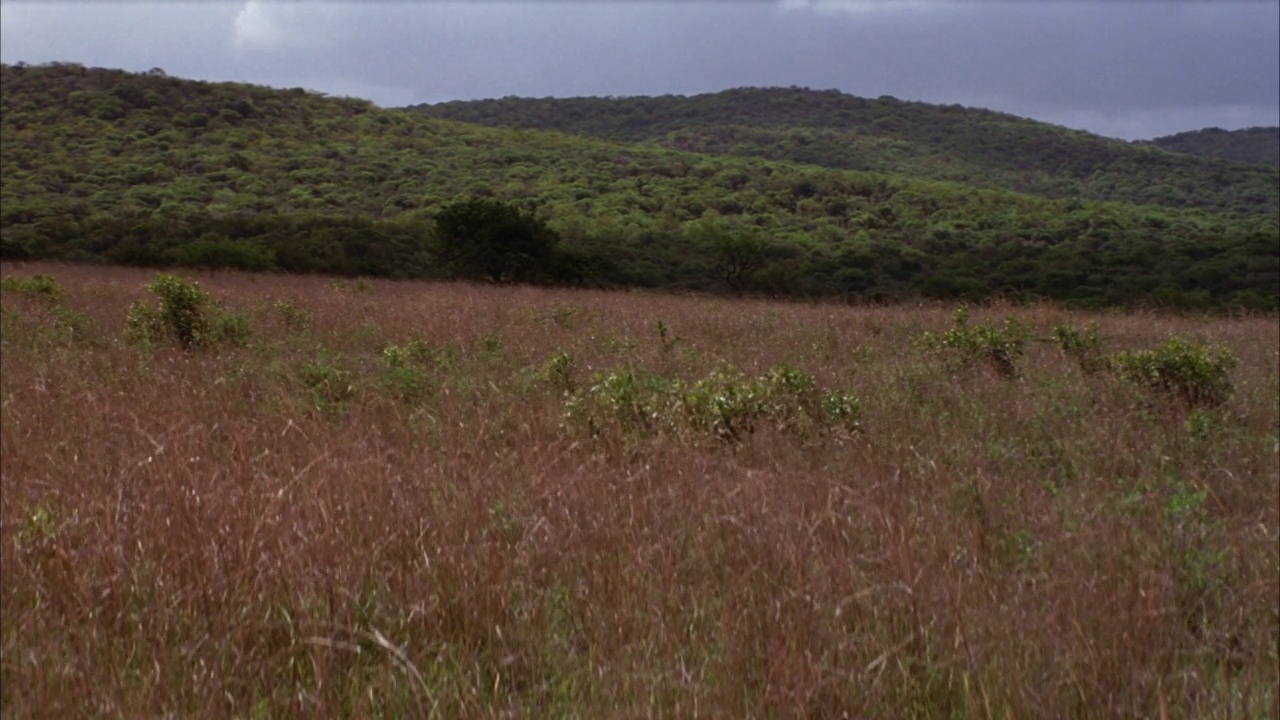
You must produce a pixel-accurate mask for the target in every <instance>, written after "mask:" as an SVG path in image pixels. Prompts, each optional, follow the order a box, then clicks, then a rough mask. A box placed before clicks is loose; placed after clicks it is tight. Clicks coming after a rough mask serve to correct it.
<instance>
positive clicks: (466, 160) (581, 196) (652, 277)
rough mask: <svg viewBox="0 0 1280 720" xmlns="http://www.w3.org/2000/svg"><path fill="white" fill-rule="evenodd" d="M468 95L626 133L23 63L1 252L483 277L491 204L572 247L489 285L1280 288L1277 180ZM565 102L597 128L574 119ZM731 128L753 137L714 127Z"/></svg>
mask: <svg viewBox="0 0 1280 720" xmlns="http://www.w3.org/2000/svg"><path fill="white" fill-rule="evenodd" d="M441 107H442V106H435V107H433V108H428V110H430V111H431V112H432V113H438V112H440V111H441ZM449 107H452V108H453V109H455V110H457V111H458V112H459V114H463V113H462V110H464V109H468V108H469V110H468V112H471V113H472V114H473V115H478V114H484V113H490V114H491V115H492V116H491V117H488V118H485V117H468V118H467V119H468V120H471V121H475V122H483V123H486V124H491V125H501V124H506V123H508V122H510V121H511V118H512V117H513V116H514V114H517V113H518V114H520V116H521V117H524V118H526V122H527V123H529V124H535V125H538V126H539V127H547V128H548V129H558V130H567V129H569V130H574V131H575V132H584V133H585V132H587V130H585V129H583V128H584V127H586V126H588V125H589V126H590V127H591V128H593V129H592V130H591V131H590V133H588V134H593V133H594V134H598V135H601V136H602V137H583V136H581V135H572V134H567V133H564V132H550V131H545V130H532V129H518V128H492V127H484V126H482V125H478V124H471V123H464V122H459V121H453V120H443V119H438V118H433V117H428V116H427V114H426V113H424V112H410V111H405V110H385V109H380V108H377V107H375V106H374V105H373V104H371V103H369V102H367V101H363V100H354V99H348V98H332V97H325V96H323V95H322V94H319V93H315V92H310V91H306V90H303V89H301V88H295V89H292V90H274V89H269V88H263V87H255V86H251V85H244V84H234V83H207V82H196V81H190V80H183V79H178V78H172V77H168V76H167V75H165V74H164V73H163V71H160V70H158V69H157V70H154V71H151V72H149V73H143V74H131V73H126V72H122V71H115V70H104V69H90V68H85V67H83V66H80V65H74V64H54V65H47V66H23V65H14V66H11V65H5V66H4V67H3V69H2V70H0V132H2V138H3V142H2V143H0V145H2V149H0V179H2V181H3V182H2V183H0V253H2V255H3V257H6V258H30V259H34V258H48V259H61V260H72V261H81V262H110V263H122V264H132V265H143V266H162V265H170V266H171V265H182V266H192V267H231V268H240V269H249V270H263V271H273V270H274V271H287V272H322V273H335V274H342V275H370V276H386V277H399V278H433V277H450V276H468V275H467V274H466V273H465V272H464V271H465V269H466V268H468V267H472V268H473V269H474V266H468V265H461V266H459V265H457V264H453V263H449V262H446V260H447V258H445V257H442V255H441V248H442V247H444V246H446V245H447V243H446V242H442V240H447V238H443V239H442V237H441V223H439V222H438V220H439V218H440V217H442V216H446V215H447V214H448V213H449V212H450V211H453V210H456V209H457V208H459V207H463V206H465V205H466V204H467V203H473V202H482V203H488V204H489V205H488V206H487V207H490V208H491V209H495V210H494V212H495V213H496V214H495V215H494V217H507V218H520V220H519V222H516V223H515V224H516V225H518V226H520V227H523V228H526V229H528V230H529V232H531V233H533V234H534V235H536V236H537V237H538V238H539V242H540V243H542V246H541V247H543V249H544V250H546V251H547V252H543V253H541V254H540V255H539V256H538V260H537V262H535V263H533V264H532V265H531V266H527V267H524V268H523V269H524V270H525V272H522V273H520V275H519V277H518V278H517V277H516V276H513V275H510V274H507V273H505V272H498V273H497V274H496V275H495V274H494V273H492V272H488V271H485V272H478V271H475V272H472V273H471V274H470V275H469V276H473V277H477V278H483V277H484V276H485V274H486V273H487V274H488V275H489V277H488V279H490V280H499V281H503V280H508V279H520V280H522V281H529V282H553V283H580V284H588V285H594V286H606V287H610V286H630V287H652V288H664V289H677V290H698V291H735V292H748V293H759V294H770V295H780V296H792V297H818V296H824V297H832V296H835V297H844V298H847V299H849V300H851V301H859V302H866V301H876V302H881V301H894V300H900V299H914V298H920V297H931V298H966V299H982V298H987V297H992V296H997V295H998V296H1001V297H1005V298H1010V299H1051V300H1055V301H1059V302H1062V303H1065V304H1069V305H1076V306H1104V305H1105V306H1114V305H1136V304H1143V305H1159V306H1172V307H1184V308H1210V307H1246V308H1255V309H1274V308H1276V307H1277V303H1278V300H1277V298H1278V297H1280V220H1278V218H1277V212H1278V211H1280V200H1278V195H1280V189H1278V188H1277V184H1278V183H1277V177H1280V176H1278V174H1277V171H1276V170H1275V169H1274V168H1265V167H1258V166H1246V165H1241V164H1237V163H1228V162H1223V161H1217V160H1209V159H1204V158H1196V157H1189V156H1184V155H1178V154H1175V153H1169V152H1165V151H1163V150H1160V149H1158V148H1155V147H1147V146H1139V145H1132V144H1129V143H1122V142H1119V141H1112V140H1107V139H1103V138H1099V137H1096V136H1092V135H1088V134H1085V133H1078V132H1073V131H1067V130H1064V129H1061V128H1056V127H1052V126H1048V125H1043V124H1040V123H1033V122H1031V121H1026V120H1021V119H1018V118H1013V117H1011V116H1007V115H1000V114H997V113H989V112H986V111H973V110H967V109H963V108H958V107H947V108H943V107H935V106H926V105H921V104H918V103H903V102H898V101H894V100H891V99H881V100H878V101H868V100H861V99H858V98H851V97H849V96H845V95H841V94H839V93H832V92H826V93H814V92H809V91H803V90H786V91H772V90H738V91H731V92H728V93H721V94H719V95H713V96H702V97H700V98H660V99H634V100H611V99H587V100H567V101H522V100H501V101H490V102H488V103H473V104H470V105H452V106H449ZM537 108H545V109H546V112H545V117H543V118H542V119H541V120H540V119H539V117H541V116H539V115H538V114H537V112H535V111H536V110H537ZM563 108H574V110H573V112H574V113H576V115H573V116H572V117H578V118H579V121H580V125H582V127H577V128H574V127H570V126H571V125H572V123H569V122H568V120H566V121H565V122H564V123H561V124H559V125H557V123H556V122H552V120H554V119H555V118H557V117H560V118H570V117H571V116H570V115H569V114H568V112H567V111H564V110H563ZM886 108H889V109H892V112H891V113H886V110H885V109H886ZM713 110H714V112H713ZM503 113H505V115H504V114H503ZM730 116H736V117H737V118H738V121H739V123H741V124H739V125H737V126H733V127H729V126H725V125H716V124H714V122H718V120H717V118H720V119H723V118H724V117H730ZM713 121H714V122H713ZM709 122H712V124H708V123H709ZM802 122H807V123H809V124H808V125H802V124H801V123H802ZM788 123H790V124H788ZM823 123H825V124H823ZM867 127H880V128H882V129H884V130H883V131H882V132H878V133H871V132H869V131H867V130H866V129H865V128H867ZM753 133H754V135H753ZM864 133H865V134H864ZM895 133H896V134H895ZM750 137H754V138H756V140H754V141H753V142H755V143H756V144H755V145H754V147H755V148H756V149H754V150H752V149H751V146H747V145H743V144H742V138H750ZM717 138H719V139H717ZM717 142H719V143H722V144H723V147H721V146H718V145H716V143H717ZM797 148H805V149H807V150H808V152H810V153H811V154H810V155H808V156H806V155H804V154H803V153H797V152H796V149H797ZM860 158H861V159H860ZM824 166H825V167H824ZM850 168H857V169H850ZM1015 190H1017V191H1019V192H1015ZM504 222H505V221H504ZM501 224H502V223H499V225H501ZM508 224H510V223H508ZM484 227H485V228H487V229H485V230H484V232H485V233H488V235H486V237H489V240H488V242H490V243H493V242H496V243H499V244H501V243H502V242H504V240H503V237H506V236H505V235H502V233H501V232H498V233H497V235H495V234H494V233H495V232H497V231H495V230H493V228H494V227H496V226H494V225H493V224H492V223H491V224H489V225H485V226H484ZM503 232H505V231H503ZM459 268H463V270H459Z"/></svg>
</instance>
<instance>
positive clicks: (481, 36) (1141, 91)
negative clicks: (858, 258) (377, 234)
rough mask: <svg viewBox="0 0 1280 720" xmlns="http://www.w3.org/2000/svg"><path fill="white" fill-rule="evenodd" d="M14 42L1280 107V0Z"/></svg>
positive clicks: (1129, 127) (389, 69)
mask: <svg viewBox="0 0 1280 720" xmlns="http://www.w3.org/2000/svg"><path fill="white" fill-rule="evenodd" d="M0 58H2V59H3V60H4V61H5V62H16V61H19V60H23V61H27V62H46V61H51V60H66V61H76V62H83V63H85V64H88V65H98V66H105V67H123V68H127V69H131V70H146V69H149V68H151V67H162V68H164V69H165V70H166V71H168V72H169V73H170V74H172V75H178V76H183V77H193V78H199V79H221V80H240V81H246V82H256V83H264V84H268V85H276V86H284V87H293V86H302V87H308V88H314V89H318V90H323V91H326V92H331V93H335V94H344V95H355V96H362V97H368V98H370V99H372V100H374V101H375V102H378V103H379V104H382V105H405V104H409V103H415V102H432V101H438V100H446V99H465V98H482V97H501V96H505V95H523V96H535V97H544V96H561V97H563V96H573V95H654V94H665V93H675V94H691V93H698V92H712V91H716V90H721V89H724V88H728V87H740V86H745V85H802V86H808V87H815V88H839V89H841V90H844V91H846V92H850V93H853V94H856V95H862V96H869V97H877V96H879V95H894V96H896V97H899V98H902V99H910V100H923V101H927V102H940V103H960V104H963V105H971V106H979V107H989V108H992V109H996V110H1002V111H1005V112H1011V113H1014V114H1018V115H1024V116H1028V117H1034V118H1037V119H1041V120H1046V121H1049V122H1055V123H1059V124H1064V125H1067V126H1070V127H1078V128H1082V129H1087V130H1091V131H1093V132H1098V133H1101V134H1104V135H1112V136H1117V137H1125V138H1139V137H1154V136H1157V135H1164V134H1169V133H1173V132H1178V131H1182V130H1191V129H1196V128H1199V127H1204V126H1210V125H1216V126H1220V127H1228V128H1234V127H1245V126H1250V125H1274V124H1280V3H1277V2H1226V1H1223V0H1214V1H1212V2H1033V1H1029V0H1024V1H1023V2H961V1H956V2H946V1H939V0H932V1H931V0H908V1H902V0H899V1H897V2H889V1H888V0H782V1H781V2H757V3H692V2H679V3H651V2H632V3H623V2H618V3H585V2H565V3H554V2H550V3H548V2H516V3H496V2H484V3H481V2H475V3H465V4H463V3H456V4H455V3H422V4H418V3H384V4H377V3H360V4H356V3H311V2H291V3H290V2H257V1H250V2H212V3H203V4H201V3H114V2H93V3H83V2H78V3H66V4H58V3H39V4H36V3H25V2H12V1H7V2H0Z"/></svg>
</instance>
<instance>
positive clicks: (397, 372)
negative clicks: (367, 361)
mask: <svg viewBox="0 0 1280 720" xmlns="http://www.w3.org/2000/svg"><path fill="white" fill-rule="evenodd" d="M147 288H148V289H149V290H150V291H151V292H152V293H153V294H154V295H155V296H156V298H157V300H158V302H157V303H156V304H154V305H150V304H147V303H143V302H138V303H135V304H134V305H133V306H132V307H131V308H130V310H129V313H128V316H127V318H126V337H128V338H129V339H131V340H133V341H136V342H140V343H143V344H145V345H148V346H154V345H156V344H159V343H162V342H171V343H174V344H176V345H177V346H178V347H180V348H182V349H183V350H187V351H197V350H203V349H207V348H210V347H213V346H215V345H219V344H232V345H243V344H245V342H247V340H248V338H250V337H251V336H252V334H253V330H252V328H251V326H250V324H249V320H248V318H247V317H246V316H245V315H244V314H242V313H237V312H229V311H227V310H226V309H225V308H224V307H222V305H221V304H220V303H218V302H217V301H215V300H214V299H212V298H211V297H210V296H209V294H208V293H207V292H205V291H204V290H203V289H202V288H201V287H200V286H199V284H198V283H196V282H195V281H192V280H185V279H182V278H180V277H177V276H174V275H169V274H165V273H161V274H159V275H157V276H156V277H155V279H154V280H153V281H152V282H151V283H150V284H149V285H148V286H147ZM3 289H4V290H6V291H11V292H17V293H21V294H24V295H29V296H34V297H38V298H41V299H43V300H45V301H46V302H48V303H49V304H51V305H52V306H54V307H55V309H59V308H62V297H63V291H62V288H61V287H60V286H59V285H58V284H57V282H56V281H55V280H54V279H53V278H52V277H50V276H48V275H36V276H34V277H31V278H18V277H8V278H5V279H4V281H3ZM276 309H277V310H278V311H280V312H281V313H283V315H284V316H286V317H287V318H293V319H294V320H296V321H297V322H298V323H301V324H304V325H305V313H304V312H302V311H300V310H298V309H297V308H294V307H292V306H288V307H283V306H280V304H279V303H277V307H276ZM67 312H69V311H67ZM1033 339H1035V338H1034V337H1033V333H1032V331H1031V329H1030V328H1029V327H1028V326H1026V325H1024V324H1023V323H1020V322H1018V321H1017V320H1015V319H1012V318H1009V319H1006V320H1005V321H1004V323H1003V324H1002V325H998V326H997V325H989V324H972V323H970V315H969V309H968V307H967V306H961V307H960V308H959V309H958V310H957V311H956V312H955V315H954V321H953V326H952V327H951V328H950V329H948V330H946V331H945V332H941V333H934V332H925V333H922V334H921V335H920V336H919V337H918V338H917V340H916V344H917V346H918V347H920V348H921V349H923V350H924V351H925V352H926V353H928V354H930V355H932V356H935V357H938V358H940V360H941V362H942V363H943V364H944V366H945V367H946V368H948V369H949V370H951V371H958V370H961V369H964V368H968V367H971V366H974V365H978V364H981V363H987V364H989V365H990V366H991V367H992V368H994V369H995V371H996V372H998V373H999V374H1000V375H1002V376H1004V377H1007V378H1011V379H1012V378H1016V377H1018V376H1019V375H1020V369H1019V366H1018V363H1019V361H1020V360H1021V359H1022V357H1023V356H1024V355H1025V353H1026V347H1027V344H1028V342H1030V341H1031V340H1033ZM494 340H495V348H500V345H497V344H496V339H494ZM1050 340H1051V341H1052V342H1054V343H1056V344H1057V345H1058V347H1059V348H1060V349H1061V350H1062V352H1063V353H1064V354H1065V355H1067V356H1068V357H1070V358H1072V359H1074V360H1075V361H1076V363H1077V364H1078V365H1079V367H1080V369H1081V371H1083V372H1084V373H1085V374H1089V375H1093V374H1097V373H1102V372H1109V373H1111V374H1113V375H1114V376H1116V377H1118V378H1120V379H1122V380H1124V381H1127V382H1130V383H1133V384H1135V385H1138V386H1140V387H1143V388H1146V389H1148V390H1150V391H1153V392H1156V393H1158V394H1160V395H1164V396H1168V397H1172V398H1175V399H1177V400H1179V401H1181V402H1182V403H1184V404H1185V405H1187V406H1189V407H1192V408H1198V407H1211V406H1216V405H1221V404H1222V403H1224V402H1225V401H1226V400H1227V399H1228V398H1229V397H1230V395H1231V393H1232V391H1233V389H1234V385H1233V382H1232V379H1231V373H1232V371H1233V370H1234V369H1235V367H1236V366H1237V364H1238V361H1237V359H1236V357H1235V356H1234V355H1233V354H1232V353H1231V351H1230V350H1228V349H1226V348H1223V347H1219V346H1214V345H1208V344H1205V343H1201V342H1198V341H1195V340H1190V339H1186V338H1181V337H1177V336H1174V337H1170V338H1169V339H1167V340H1166V341H1165V342H1164V343H1162V344H1161V345H1159V346H1157V347H1155V348H1152V349H1147V350H1130V351H1123V352H1118V353H1111V354H1108V353H1107V352H1106V351H1105V349H1104V341H1103V338H1102V337H1101V336H1100V334H1099V331H1098V326H1097V324H1096V323H1095V324H1091V325H1089V326H1088V327H1087V328H1086V329H1084V330H1081V329H1080V328H1077V327H1074V326H1071V325H1066V324H1063V325H1058V326H1056V327H1054V328H1053V330H1052V335H1051V338H1050ZM665 343H666V339H665V334H664V344H665ZM382 357H383V361H384V366H385V367H384V380H385V382H384V385H385V386H386V387H387V389H388V390H390V391H391V392H392V393H393V394H394V395H397V396H399V397H401V398H402V399H406V400H411V401H418V400H422V399H424V398H425V397H427V395H428V394H429V391H430V389H431V387H432V382H431V377H432V372H433V370H434V369H438V368H440V367H447V366H451V365H453V364H454V363H455V361H456V357H455V354H454V353H452V352H451V351H450V350H448V349H447V348H446V349H442V348H435V347H432V346H430V345H428V344H427V343H425V342H422V341H414V342H411V343H408V344H407V345H405V346H394V345H393V346H388V347H386V348H385V349H384V350H383V352H382ZM330 365H331V364H324V363H319V362H317V363H313V364H312V365H308V366H307V367H304V368H303V369H302V371H301V373H300V378H301V380H302V381H303V382H304V384H305V385H307V387H309V388H311V389H312V390H313V391H315V392H316V393H317V395H318V396H319V397H322V398H323V399H324V400H325V401H326V402H327V403H329V404H333V403H337V402H341V401H342V400H344V399H347V398H349V397H350V393H351V387H352V383H351V376H350V373H349V371H341V372H339V371H337V370H335V369H334V368H333V367H331V366H330ZM541 374H542V377H543V378H544V380H545V381H547V382H548V383H549V384H551V385H552V386H554V387H556V388H558V389H560V390H561V391H562V392H564V394H565V395H566V397H567V401H566V411H567V416H568V419H569V421H570V422H571V423H573V424H575V425H578V426H582V427H586V428H587V429H589V430H590V431H591V432H592V433H598V432H599V431H601V430H602V429H604V428H606V427H617V428H620V429H622V430H623V431H624V432H626V433H627V434H641V435H651V434H656V433H661V432H673V431H675V432H693V433H695V434H700V435H707V436H712V437H716V438H720V439H723V440H730V441H741V440H742V439H743V438H745V437H746V436H747V435H750V434H752V433H753V432H755V431H756V429H757V428H759V427H762V426H765V425H769V424H772V425H773V426H775V427H778V428H781V429H784V430H790V431H796V432H802V433H804V432H811V431H819V432H821V431H826V430H828V429H830V428H843V429H844V430H847V431H856V430H858V429H859V428H860V422H861V410H860V407H859V404H858V400H857V399H856V398H855V397H853V396H850V395H847V394H845V393H843V392H840V391H837V390H832V389H827V390H822V389H820V388H819V387H818V386H817V383H816V382H815V380H814V378H813V376H812V375H809V374H808V373H805V372H803V371H801V370H797V369H795V368H793V367H790V366H787V365H779V366H777V367H774V368H772V369H771V370H769V371H768V372H766V373H765V374H764V375H762V376H760V377H755V378H752V377H748V376H746V375H744V374H743V373H741V372H739V371H737V370H735V369H733V368H727V369H725V370H721V371H717V372H713V373H711V374H710V375H708V376H707V377H705V378H702V379H701V380H697V381H695V382H687V381H685V380H682V379H680V378H675V377H667V376H664V375H659V374H653V373H648V372H644V371H640V370H635V369H631V368H623V369H615V370H610V371H607V372H603V373H597V374H596V375H595V376H594V377H593V378H592V379H591V381H590V382H589V383H586V384H585V385H584V386H580V384H579V382H578V380H577V376H578V367H577V363H576V362H575V360H574V358H573V356H572V355H571V354H569V353H564V352H562V353H558V354H556V355H555V356H553V357H552V358H550V359H549V360H548V361H547V363H546V364H545V365H544V366H543V368H542V371H541Z"/></svg>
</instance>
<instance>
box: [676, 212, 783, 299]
mask: <svg viewBox="0 0 1280 720" xmlns="http://www.w3.org/2000/svg"><path fill="white" fill-rule="evenodd" d="M686 237H688V238H689V240H690V241H692V242H693V243H695V244H696V245H698V246H700V247H702V248H703V249H705V250H706V251H707V252H708V254H709V255H710V256H711V260H712V268H713V271H714V272H715V274H716V277H717V278H719V279H720V280H723V281H724V283H725V284H726V285H728V286H729V289H731V290H733V291H734V292H741V291H743V290H745V289H747V286H748V285H749V284H750V282H751V279H752V276H753V275H754V274H755V273H756V271H758V270H760V269H762V268H763V267H764V266H766V265H768V264H769V259H770V258H769V255H770V247H769V243H768V242H766V241H765V240H764V239H763V238H761V237H760V235H759V231H758V230H756V229H755V228H751V227H747V226H745V225H743V224H742V223H740V222H732V221H729V220H726V219H722V218H719V217H716V216H708V217H704V218H703V219H701V220H699V221H697V222H696V223H693V224H692V225H691V226H690V228H689V230H688V233H687V235H686Z"/></svg>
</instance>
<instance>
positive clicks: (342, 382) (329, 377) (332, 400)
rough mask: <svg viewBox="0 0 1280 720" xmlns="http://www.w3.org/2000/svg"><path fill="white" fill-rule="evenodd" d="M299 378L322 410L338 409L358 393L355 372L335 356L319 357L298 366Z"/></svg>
mask: <svg viewBox="0 0 1280 720" xmlns="http://www.w3.org/2000/svg"><path fill="white" fill-rule="evenodd" d="M298 379H299V380H301V381H302V384H303V385H304V386H305V387H306V388H307V390H308V391H309V392H310V394H311V398H312V400H313V401H314V402H315V404H316V406H317V407H319V408H320V409H322V410H326V411H335V410H338V409H339V408H341V406H342V404H343V403H345V402H346V401H348V400H350V399H352V398H353V397H355V394H356V389H355V379H354V375H353V373H352V372H351V371H350V370H348V369H347V368H346V367H344V366H343V365H342V364H341V363H340V362H339V361H338V360H337V359H334V358H317V359H315V360H311V361H308V362H306V363H304V364H303V365H302V366H301V367H299V368H298Z"/></svg>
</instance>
